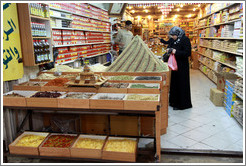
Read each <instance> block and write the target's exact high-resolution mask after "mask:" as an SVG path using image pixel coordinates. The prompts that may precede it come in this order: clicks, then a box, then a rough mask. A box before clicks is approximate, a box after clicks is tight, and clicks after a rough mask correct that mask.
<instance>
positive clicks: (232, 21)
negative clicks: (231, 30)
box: [195, 19, 241, 30]
mask: <svg viewBox="0 0 246 166" xmlns="http://www.w3.org/2000/svg"><path fill="white" fill-rule="evenodd" d="M240 20H241V19H235V20H231V21H228V22H224V23H219V24H214V25H209V26H203V27H198V28H195V30H199V29H204V28H209V27H215V26H220V25H226V24H232V23H234V22H237V21H240Z"/></svg>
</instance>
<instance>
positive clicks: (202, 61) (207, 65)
mask: <svg viewBox="0 0 246 166" xmlns="http://www.w3.org/2000/svg"><path fill="white" fill-rule="evenodd" d="M198 61H199V62H200V63H201V64H203V65H204V66H207V67H208V68H209V69H211V70H213V71H214V72H215V73H218V72H217V71H215V70H214V69H213V68H212V67H210V66H208V65H207V64H205V63H204V62H203V61H201V60H198Z"/></svg>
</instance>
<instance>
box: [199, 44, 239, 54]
mask: <svg viewBox="0 0 246 166" xmlns="http://www.w3.org/2000/svg"><path fill="white" fill-rule="evenodd" d="M199 46H200V47H205V48H209V49H211V50H216V51H221V52H226V53H229V54H234V55H240V56H243V54H240V53H236V52H232V51H228V50H222V49H218V48H213V47H208V46H203V45H199Z"/></svg>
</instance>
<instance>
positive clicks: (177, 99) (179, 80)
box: [167, 26, 192, 110]
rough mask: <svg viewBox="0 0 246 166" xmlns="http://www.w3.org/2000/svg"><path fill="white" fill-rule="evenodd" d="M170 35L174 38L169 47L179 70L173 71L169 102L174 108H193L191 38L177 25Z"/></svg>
mask: <svg viewBox="0 0 246 166" xmlns="http://www.w3.org/2000/svg"><path fill="white" fill-rule="evenodd" d="M169 35H170V36H171V38H172V39H170V43H168V44H169V45H168V49H172V53H173V54H174V55H175V58H176V61H177V65H178V70H177V71H172V72H171V82H170V95H169V104H170V106H172V107H173V108H174V110H177V109H181V110H182V109H187V108H191V107H192V104H191V94H190V71H189V60H188V57H189V56H191V44H190V39H189V38H188V37H187V36H185V32H184V30H183V29H181V28H180V27H176V26H175V27H173V28H172V29H171V30H170V31H169ZM167 52H168V51H167Z"/></svg>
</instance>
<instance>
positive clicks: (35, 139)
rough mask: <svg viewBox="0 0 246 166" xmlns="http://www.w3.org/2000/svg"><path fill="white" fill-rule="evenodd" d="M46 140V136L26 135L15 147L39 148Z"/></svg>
mask: <svg viewBox="0 0 246 166" xmlns="http://www.w3.org/2000/svg"><path fill="white" fill-rule="evenodd" d="M44 139H45V136H41V135H29V134H28V135H25V136H23V137H22V138H21V139H20V140H19V141H18V142H17V143H16V144H15V146H28V147H38V146H39V145H40V144H41V142H42V141H43V140H44Z"/></svg>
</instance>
